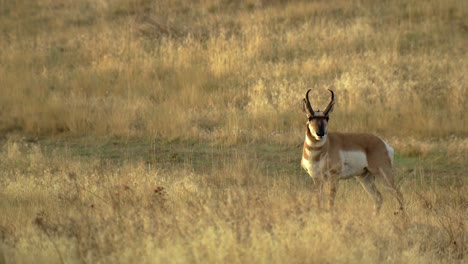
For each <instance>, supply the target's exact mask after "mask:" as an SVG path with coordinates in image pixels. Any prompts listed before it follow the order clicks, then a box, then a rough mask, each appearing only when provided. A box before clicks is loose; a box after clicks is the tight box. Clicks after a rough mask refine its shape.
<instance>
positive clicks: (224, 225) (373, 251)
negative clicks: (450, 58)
mask: <svg viewBox="0 0 468 264" xmlns="http://www.w3.org/2000/svg"><path fill="white" fill-rule="evenodd" d="M467 143H468V142H467V141H466V140H465V141H464V142H462V141H459V142H457V146H458V148H461V147H460V146H464V149H463V151H464V153H466V152H467V149H466V148H467ZM439 151H442V152H439ZM444 151H446V149H442V148H438V151H436V152H434V153H431V154H428V155H426V156H424V158H422V157H421V156H420V155H419V156H397V160H396V161H397V162H396V163H397V167H396V170H395V171H396V176H397V179H398V182H399V185H400V188H401V189H402V191H403V194H404V195H405V199H406V206H407V211H406V215H405V216H402V215H393V211H394V209H396V207H397V203H396V201H395V200H394V199H393V197H391V195H390V194H389V192H385V191H384V192H383V194H384V198H385V203H384V207H383V209H382V213H381V215H379V216H377V217H373V216H372V211H373V209H372V205H373V203H372V201H371V199H370V198H369V197H368V195H367V194H366V193H365V192H364V191H363V190H362V188H361V187H360V186H359V185H358V183H357V182H356V181H354V180H349V181H345V182H342V183H341V185H340V189H339V192H338V197H337V212H336V213H335V214H333V215H332V214H330V213H328V212H326V211H322V210H319V209H318V208H315V207H314V206H313V205H312V204H313V197H314V195H313V194H312V193H311V191H310V189H311V184H312V182H311V180H310V179H309V178H308V177H307V176H306V174H305V173H304V172H302V171H301V169H300V168H299V166H298V156H300V149H299V148H297V147H285V146H281V145H253V146H246V145H243V146H236V147H219V146H210V145H206V144H200V143H189V142H172V143H165V142H162V141H158V140H153V141H148V142H142V141H133V142H132V141H130V142H129V141H120V140H107V141H106V140H98V141H93V140H91V139H86V140H70V139H65V140H62V139H55V141H54V142H51V141H49V140H44V141H39V142H28V141H25V140H18V139H10V140H9V141H7V142H3V150H2V153H1V155H0V158H1V159H0V160H1V162H0V169H1V171H2V178H1V180H0V183H1V186H2V189H1V193H0V194H1V197H2V199H1V202H0V210H1V211H2V215H1V216H0V238H1V242H0V249H1V251H0V252H1V254H0V260H2V258H3V261H6V262H7V263H16V262H22V263H24V262H26V263H28V262H35V263H37V262H43V263H60V262H64V263H80V262H85V263H89V262H91V263H93V262H96V261H102V262H107V263H116V262H118V263H128V262H135V261H136V262H140V263H141V262H146V263H147V262H152V263H159V262H164V263H166V262H168V263H181V262H182V263H184V262H203V263H206V262H209V263H220V262H229V263H251V262H255V263H257V262H260V263H265V262H268V263H285V262H287V263H304V262H310V263H337V262H338V263H363V262H364V263H376V262H384V263H462V262H463V260H464V259H465V258H466V253H467V250H468V248H467V235H468V232H467V231H466V216H467V202H468V188H467V180H466V163H467V159H466V156H465V158H464V159H458V160H454V161H449V160H448V159H447V158H446V155H447V153H446V152H444ZM90 152H91V153H92V155H90Z"/></svg>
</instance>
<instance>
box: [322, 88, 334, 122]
mask: <svg viewBox="0 0 468 264" xmlns="http://www.w3.org/2000/svg"><path fill="white" fill-rule="evenodd" d="M328 91H330V93H331V100H330V103H328V105H327V108H325V110H324V111H323V114H324V115H325V116H328V115H329V114H330V113H331V112H332V110H333V105H335V94H334V93H333V91H332V90H330V89H328Z"/></svg>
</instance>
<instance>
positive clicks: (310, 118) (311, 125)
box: [303, 89, 335, 141]
mask: <svg viewBox="0 0 468 264" xmlns="http://www.w3.org/2000/svg"><path fill="white" fill-rule="evenodd" d="M310 90H311V89H309V90H308V91H307V93H306V95H305V98H304V99H303V107H304V112H305V114H306V116H307V128H308V129H309V131H310V133H311V134H312V136H313V137H314V138H315V139H316V140H318V141H320V140H322V139H323V138H325V137H326V135H327V127H328V119H329V115H330V113H331V112H332V110H333V106H334V104H335V95H334V93H333V91H332V90H330V89H328V91H330V93H331V100H330V103H328V106H327V107H326V108H325V110H323V111H320V110H317V111H314V109H313V108H312V105H311V104H310V100H309V92H310Z"/></svg>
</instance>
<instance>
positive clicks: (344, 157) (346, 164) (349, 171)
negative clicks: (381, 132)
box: [340, 151, 368, 177]
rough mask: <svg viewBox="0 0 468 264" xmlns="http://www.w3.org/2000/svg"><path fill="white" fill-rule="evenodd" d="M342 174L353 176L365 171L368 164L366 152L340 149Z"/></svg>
mask: <svg viewBox="0 0 468 264" xmlns="http://www.w3.org/2000/svg"><path fill="white" fill-rule="evenodd" d="M340 155H341V161H342V163H341V164H342V170H341V176H343V177H352V176H357V175H360V174H362V173H364V171H365V168H366V167H367V166H368V164H367V157H366V154H365V153H364V152H362V151H340Z"/></svg>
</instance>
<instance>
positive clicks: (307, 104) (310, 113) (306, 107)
mask: <svg viewBox="0 0 468 264" xmlns="http://www.w3.org/2000/svg"><path fill="white" fill-rule="evenodd" d="M311 90H312V89H309V90H308V91H307V93H306V96H305V98H304V111H305V112H306V114H307V115H308V116H309V117H312V116H314V109H312V106H311V105H310V100H309V92H310V91H311Z"/></svg>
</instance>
